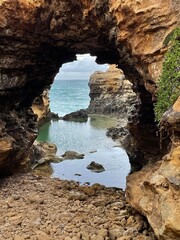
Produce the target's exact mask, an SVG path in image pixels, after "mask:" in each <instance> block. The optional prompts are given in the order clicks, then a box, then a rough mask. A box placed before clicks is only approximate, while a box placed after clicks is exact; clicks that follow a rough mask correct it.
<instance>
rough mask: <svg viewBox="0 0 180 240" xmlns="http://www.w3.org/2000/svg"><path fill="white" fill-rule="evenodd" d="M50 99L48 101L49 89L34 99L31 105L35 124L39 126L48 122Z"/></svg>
mask: <svg viewBox="0 0 180 240" xmlns="http://www.w3.org/2000/svg"><path fill="white" fill-rule="evenodd" d="M49 104H50V99H49V89H45V90H44V91H43V93H42V94H41V95H40V96H39V97H36V98H35V100H34V101H33V104H32V107H31V108H32V110H33V112H34V114H35V115H37V122H38V124H39V125H41V124H42V123H44V122H45V121H48V120H50V118H51V111H50V106H49Z"/></svg>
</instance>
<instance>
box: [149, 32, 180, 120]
mask: <svg viewBox="0 0 180 240" xmlns="http://www.w3.org/2000/svg"><path fill="white" fill-rule="evenodd" d="M179 38H180V28H176V30H175V31H174V33H173V35H172V36H171V40H170V45H171V46H170V49H169V51H168V52H167V53H166V56H165V60H164V63H163V69H162V75H161V77H160V79H159V83H158V93H157V102H156V104H155V108H154V110H155V116H156V120H157V121H158V122H159V121H160V119H161V117H162V115H163V113H164V112H165V111H167V110H168V108H170V107H171V106H172V105H173V103H174V102H175V101H176V99H177V97H178V96H179V95H180V40H179Z"/></svg>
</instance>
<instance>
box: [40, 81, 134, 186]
mask: <svg viewBox="0 0 180 240" xmlns="http://www.w3.org/2000/svg"><path fill="white" fill-rule="evenodd" d="M89 101H90V98H89V87H88V80H55V82H54V83H53V85H52V88H51V90H50V108H51V111H52V112H55V113H58V115H59V116H63V115H65V114H67V113H70V112H73V111H77V110H79V109H85V108H87V107H88V105H89ZM116 124H117V120H116V119H114V118H110V117H108V116H102V115H91V116H90V117H89V118H88V121H87V122H83V123H79V122H71V121H63V120H59V121H50V122H48V123H46V124H44V125H43V126H41V127H40V130H39V136H38V138H37V140H38V141H48V142H51V143H55V144H56V146H57V148H58V151H57V155H59V156H60V155H62V154H63V153H64V152H65V151H68V150H73V151H77V152H79V153H83V154H85V157H84V159H81V160H66V161H63V162H61V163H51V168H52V170H53V174H52V176H51V177H58V178H60V179H68V180H75V181H78V182H79V183H80V184H84V183H86V182H88V183H89V184H94V183H100V184H104V185H106V186H108V187H118V188H123V189H124V188H125V185H126V176H127V174H128V173H129V171H130V165H129V161H128V157H127V154H126V152H125V151H124V150H123V149H122V148H120V147H119V144H118V143H116V142H114V141H113V140H112V139H111V138H108V137H107V136H106V129H107V128H108V127H112V126H115V125H116ZM92 161H95V162H96V163H99V164H102V165H103V166H104V168H105V171H104V172H101V173H95V172H91V171H90V170H88V169H87V168H86V167H87V165H88V164H90V163H91V162H92Z"/></svg>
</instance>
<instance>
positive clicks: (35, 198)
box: [29, 195, 44, 204]
mask: <svg viewBox="0 0 180 240" xmlns="http://www.w3.org/2000/svg"><path fill="white" fill-rule="evenodd" d="M29 201H30V203H38V204H43V202H44V200H43V199H42V198H41V197H39V196H34V195H32V196H29Z"/></svg>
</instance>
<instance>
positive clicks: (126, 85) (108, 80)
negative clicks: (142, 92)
mask: <svg viewBox="0 0 180 240" xmlns="http://www.w3.org/2000/svg"><path fill="white" fill-rule="evenodd" d="M132 87H133V85H132V83H131V82H130V81H129V80H126V79H125V76H124V74H123V72H122V71H121V70H120V69H118V68H117V66H116V65H110V66H109V69H108V70H107V71H106V72H100V71H99V72H95V73H94V74H92V75H91V77H90V81H89V88H90V94H89V96H90V98H91V100H90V105H89V107H88V113H98V114H109V115H115V116H118V117H119V118H121V119H122V120H124V121H125V122H127V118H128V115H129V114H130V112H131V111H132V110H133V108H134V106H135V104H138V100H137V97H136V94H135V93H134V92H133V90H132Z"/></svg>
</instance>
